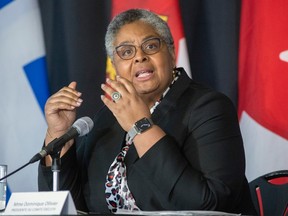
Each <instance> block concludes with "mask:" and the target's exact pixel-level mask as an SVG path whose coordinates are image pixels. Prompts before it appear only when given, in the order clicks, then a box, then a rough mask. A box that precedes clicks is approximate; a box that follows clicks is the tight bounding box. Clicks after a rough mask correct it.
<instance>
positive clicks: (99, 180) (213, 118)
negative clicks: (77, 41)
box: [39, 9, 254, 214]
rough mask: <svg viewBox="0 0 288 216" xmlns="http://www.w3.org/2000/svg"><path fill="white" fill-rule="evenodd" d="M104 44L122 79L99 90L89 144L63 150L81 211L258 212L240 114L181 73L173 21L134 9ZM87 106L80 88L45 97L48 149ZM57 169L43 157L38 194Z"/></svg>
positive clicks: (66, 175)
mask: <svg viewBox="0 0 288 216" xmlns="http://www.w3.org/2000/svg"><path fill="white" fill-rule="evenodd" d="M105 41H106V43H105V45H106V50H107V53H108V55H109V56H110V58H111V59H112V63H113V66H114V67H115V69H116V72H117V78H116V80H110V79H107V83H106V84H102V85H101V88H102V89H103V91H104V93H105V94H104V95H102V96H101V98H102V101H103V103H104V104H105V106H104V107H103V108H102V109H101V110H100V112H99V113H97V114H96V116H95V118H94V125H95V126H94V129H93V130H92V131H91V132H90V133H89V135H88V136H87V138H85V140H84V141H83V142H84V143H81V144H80V145H78V143H77V144H74V140H72V141H69V142H68V143H67V144H66V145H65V147H64V148H63V149H62V151H61V157H62V170H61V178H60V186H61V189H63V190H70V191H71V193H72V196H73V198H74V201H75V203H76V207H77V209H81V210H84V211H89V212H101V213H104V212H109V211H112V212H116V211H117V209H128V210H146V211H149V210H217V211H226V212H233V213H244V214H251V213H254V210H253V207H252V204H251V199H250V193H249V188H248V184H247V180H246V178H245V158H244V151H243V143H242V138H241V134H240V130H239V125H238V120H237V115H236V111H235V109H234V107H233V105H232V103H231V102H230V100H229V99H228V98H227V97H225V96H224V95H222V94H220V93H217V92H215V91H213V90H211V89H209V88H206V87H204V86H202V85H200V84H197V83H196V82H194V81H192V80H191V79H189V77H188V76H187V75H186V72H185V71H184V69H182V68H176V61H175V51H174V43H173V38H172V36H171V33H170V30H169V27H168V26H167V24H166V23H165V22H164V21H162V20H161V19H160V18H159V17H158V16H157V15H155V14H153V13H151V12H149V11H146V10H140V9H133V10H128V11H126V12H123V13H121V14H119V15H118V16H116V17H115V18H114V19H113V20H112V22H111V23H110V25H109V26H108V30H107V33H106V38H105ZM81 103H82V99H81V93H80V92H79V91H78V90H77V89H76V82H72V83H70V85H69V86H67V87H64V88H62V89H61V90H60V91H59V92H57V93H55V94H54V95H52V96H51V97H50V98H49V99H48V101H47V103H46V106H45V114H46V119H47V123H48V129H47V135H46V139H45V144H47V143H49V142H50V141H52V140H53V139H54V138H56V137H59V136H61V135H63V134H64V133H65V132H66V131H67V130H68V129H69V127H70V126H71V125H72V123H73V122H74V121H75V118H76V109H77V108H78V107H80V106H81ZM50 165H51V158H50V157H46V158H45V161H42V165H41V166H40V167H39V189H40V190H50V189H51V182H52V180H51V179H52V174H51V171H50V168H49V166H50Z"/></svg>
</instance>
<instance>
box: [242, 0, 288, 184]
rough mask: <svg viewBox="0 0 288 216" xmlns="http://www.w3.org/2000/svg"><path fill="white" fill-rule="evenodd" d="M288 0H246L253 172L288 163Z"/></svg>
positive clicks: (247, 141)
mask: <svg viewBox="0 0 288 216" xmlns="http://www.w3.org/2000/svg"><path fill="white" fill-rule="evenodd" d="M287 11H288V1H263V2H261V3H259V2H258V1H256V0H243V1H242V9H241V13H242V14H241V30H240V55H239V117H240V124H241V130H242V134H243V138H244V145H245V152H246V158H247V177H248V179H250V180H253V179H254V178H256V177H257V176H260V175H262V174H265V173H268V172H270V171H274V170H279V169H287V168H288V157H287V152H288V140H287V139H288V87H287V84H288V40H287V36H288V15H287Z"/></svg>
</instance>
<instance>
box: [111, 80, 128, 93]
mask: <svg viewBox="0 0 288 216" xmlns="http://www.w3.org/2000/svg"><path fill="white" fill-rule="evenodd" d="M106 83H107V84H108V85H109V86H110V87H111V88H112V89H113V90H114V91H115V90H116V91H118V92H120V93H125V92H127V89H126V87H125V86H124V85H123V84H122V83H120V82H118V80H111V79H109V78H107V79H106Z"/></svg>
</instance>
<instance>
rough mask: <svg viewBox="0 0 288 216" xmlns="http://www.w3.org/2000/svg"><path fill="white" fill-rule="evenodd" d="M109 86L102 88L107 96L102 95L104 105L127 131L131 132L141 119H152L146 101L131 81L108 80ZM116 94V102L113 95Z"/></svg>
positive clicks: (120, 79)
mask: <svg viewBox="0 0 288 216" xmlns="http://www.w3.org/2000/svg"><path fill="white" fill-rule="evenodd" d="M106 82H107V84H102V85H101V88H102V90H103V91H104V92H105V95H101V99H102V101H103V103H104V104H105V105H106V106H107V107H108V108H109V109H110V110H111V112H112V113H113V115H114V116H115V117H116V119H117V121H118V122H119V124H120V125H121V127H122V128H123V129H124V130H125V131H129V130H130V129H131V127H132V126H133V124H134V123H135V122H136V121H138V120H140V119H141V118H144V117H147V118H150V117H151V114H150V110H149V107H148V105H147V104H145V102H144V100H143V99H142V98H141V97H140V96H139V95H138V93H137V92H136V89H135V88H134V86H133V85H132V83H131V82H130V81H128V80H127V79H125V78H123V77H120V76H117V77H116V80H111V79H107V80H106ZM114 92H118V93H120V95H119V94H118V95H117V93H116V96H119V97H118V98H117V97H116V98H115V99H114V100H113V99H112V94H113V93H114Z"/></svg>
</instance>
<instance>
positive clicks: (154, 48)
mask: <svg viewBox="0 0 288 216" xmlns="http://www.w3.org/2000/svg"><path fill="white" fill-rule="evenodd" d="M140 47H141V50H142V51H143V52H144V53H145V54H147V55H153V54H155V53H157V52H159V50H160V48H161V39H160V38H150V39H148V40H146V41H144V42H143V43H142V44H141V46H140ZM115 51H116V53H117V55H118V56H119V57H120V58H121V59H123V60H130V59H132V58H134V57H135V55H136V52H137V49H136V46H135V45H128V44H127V45H120V46H117V47H116V48H115Z"/></svg>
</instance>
